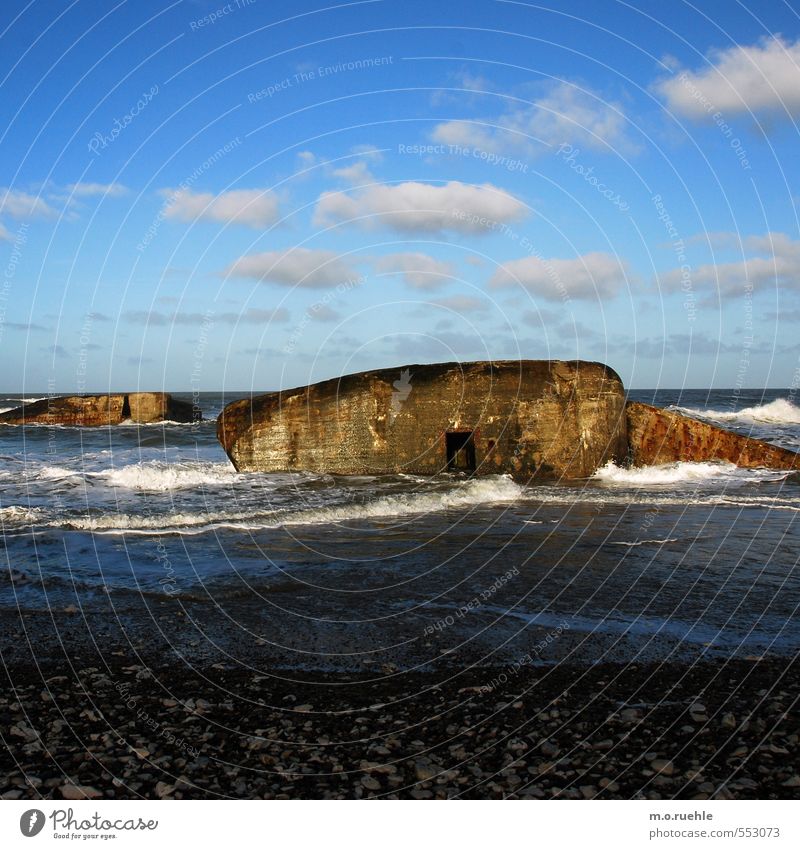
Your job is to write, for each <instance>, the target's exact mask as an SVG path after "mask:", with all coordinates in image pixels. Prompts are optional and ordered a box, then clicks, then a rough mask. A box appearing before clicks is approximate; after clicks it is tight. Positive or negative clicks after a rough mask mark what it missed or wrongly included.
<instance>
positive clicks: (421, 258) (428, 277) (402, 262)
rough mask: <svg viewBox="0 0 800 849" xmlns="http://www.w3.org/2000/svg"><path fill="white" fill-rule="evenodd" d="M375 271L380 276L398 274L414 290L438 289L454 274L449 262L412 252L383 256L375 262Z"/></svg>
mask: <svg viewBox="0 0 800 849" xmlns="http://www.w3.org/2000/svg"><path fill="white" fill-rule="evenodd" d="M375 270H376V271H378V272H379V273H381V274H400V275H402V277H403V279H404V280H405V282H406V283H408V285H409V286H412V287H413V288H415V289H438V288H440V287H441V286H443V285H444V284H445V283H448V282H449V281H450V280H451V279H452V277H453V275H454V274H455V269H454V268H453V266H452V265H451V264H450V263H449V262H444V261H443V260H440V259H434V257H432V256H429V255H428V254H423V253H413V252H408V253H397V254H388V255H387V256H383V257H381V258H380V259H378V260H376V262H375Z"/></svg>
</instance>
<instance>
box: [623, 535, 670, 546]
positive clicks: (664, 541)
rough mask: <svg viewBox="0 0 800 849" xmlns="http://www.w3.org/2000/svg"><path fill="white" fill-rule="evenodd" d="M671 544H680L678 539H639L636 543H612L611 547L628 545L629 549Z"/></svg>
mask: <svg viewBox="0 0 800 849" xmlns="http://www.w3.org/2000/svg"><path fill="white" fill-rule="evenodd" d="M670 542H679V538H678V537H668V538H666V539H639V540H636V542H612V543H611V545H626V546H628V547H629V548H634V547H636V546H637V545H667V544H668V543H670Z"/></svg>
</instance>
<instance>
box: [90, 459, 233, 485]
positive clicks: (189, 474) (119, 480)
mask: <svg viewBox="0 0 800 849" xmlns="http://www.w3.org/2000/svg"><path fill="white" fill-rule="evenodd" d="M93 477H95V478H98V479H100V480H101V481H103V482H104V483H106V484H107V485H108V486H114V487H121V488H124V489H133V490H136V491H138V492H169V491H170V490H174V489H186V488H191V487H201V486H222V485H224V484H226V483H229V482H231V481H232V480H234V479H235V478H236V477H237V475H236V471H235V470H234V468H233V466H232V465H231V464H230V463H211V462H208V463H164V462H161V461H158V460H153V461H150V462H145V463H133V464H132V465H129V466H121V467H120V468H118V469H107V470H106V471H103V472H95V473H93Z"/></svg>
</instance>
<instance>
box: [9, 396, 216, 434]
mask: <svg viewBox="0 0 800 849" xmlns="http://www.w3.org/2000/svg"><path fill="white" fill-rule="evenodd" d="M199 416H200V414H199V412H195V411H194V408H193V405H192V404H190V403H189V402H188V401H179V400H176V399H175V398H173V397H172V396H171V395H170V394H169V393H168V392H129V393H127V394H125V393H119V394H111V395H68V396H61V397H56V398H44V399H42V400H41V401H36V402H34V403H33V404H24V405H23V406H22V407H17V408H16V409H14V410H9V411H8V412H7V413H2V414H0V423H2V424H14V425H19V424H62V425H72V426H75V427H102V426H104V425H113V424H120V422H123V421H127V420H130V421H133V422H136V423H137V424H148V423H151V422H160V421H164V420H168V421H176V422H191V421H195V420H198V419H199Z"/></svg>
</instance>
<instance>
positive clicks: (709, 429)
mask: <svg viewBox="0 0 800 849" xmlns="http://www.w3.org/2000/svg"><path fill="white" fill-rule="evenodd" d="M627 414H628V441H629V444H630V456H631V461H632V462H633V464H634V465H635V466H652V465H658V464H661V463H674V462H676V461H678V460H683V461H695V462H702V461H705V460H727V461H728V462H730V463H735V464H736V465H737V466H743V467H744V468H751V469H752V468H770V469H800V454H796V453H795V452H794V451H787V450H786V449H785V448H779V447H778V446H776V445H770V444H769V443H768V442H762V441H761V440H759V439H751V438H750V437H747V436H741V435H740V434H738V433H733V432H732V431H729V430H723V429H722V428H719V427H714V425H711V424H707V423H706V422H701V421H699V420H697V419H691V418H688V417H686V416H682V415H680V414H679V413H673V412H671V411H670V410H660V409H659V408H658V407H651V406H649V405H648V404H639V403H636V402H629V403H628V405H627Z"/></svg>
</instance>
